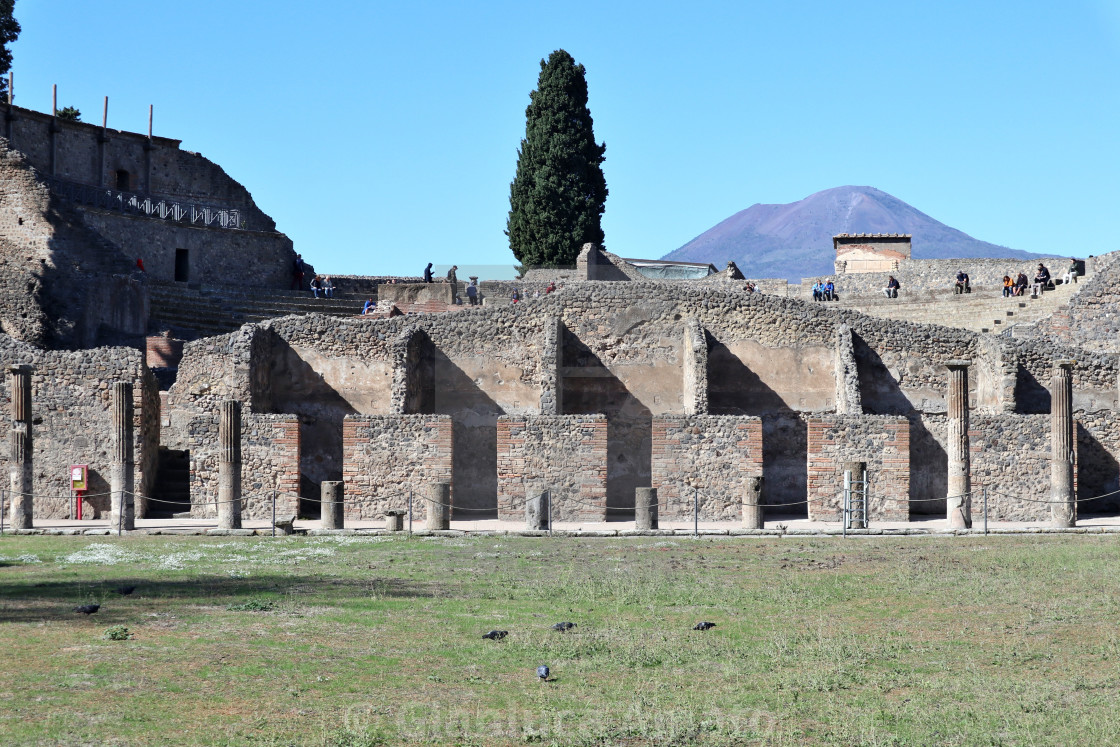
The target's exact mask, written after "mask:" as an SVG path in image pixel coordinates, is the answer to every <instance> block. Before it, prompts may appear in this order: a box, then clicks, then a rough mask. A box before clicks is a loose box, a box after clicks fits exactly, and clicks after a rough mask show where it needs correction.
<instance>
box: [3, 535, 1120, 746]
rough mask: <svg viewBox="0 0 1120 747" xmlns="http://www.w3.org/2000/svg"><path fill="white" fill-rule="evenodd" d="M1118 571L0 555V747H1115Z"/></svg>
mask: <svg viewBox="0 0 1120 747" xmlns="http://www.w3.org/2000/svg"><path fill="white" fill-rule="evenodd" d="M1118 567H1120V543H1118V540H1117V539H1116V538H1113V537H1108V536H1090V535H1057V536H1007V537H989V538H984V537H967V538H929V537H921V538H918V537H910V538H858V539H849V540H843V539H840V538H827V539H808V538H730V539H729V538H701V539H699V540H694V539H691V538H673V539H664V538H635V539H626V540H621V539H585V540H577V539H570V538H556V539H548V538H514V537H479V538H469V539H459V538H438V539H420V538H416V539H413V540H411V541H409V540H406V539H396V538H378V537H369V538H363V537H313V538H304V537H287V538H277V539H272V538H213V539H206V538H198V537H189V538H174V537H135V538H122V539H119V540H118V539H116V538H104V537H98V538H92V537H90V538H82V537H11V536H7V537H4V538H2V539H0V656H2V657H3V666H2V667H0V743H2V744H4V745H15V744H52V745H53V744H67V745H70V744H73V745H78V744H136V745H139V744H156V743H158V744H207V745H246V744H247V745H289V744H315V745H337V746H339V747H342V746H343V745H346V746H350V745H355V746H357V745H378V744H414V743H419V744H462V745H487V746H488V745H506V744H544V745H549V744H555V745H612V744H625V745H655V744H656V745H693V744H695V745H738V744H765V745H769V744H790V745H793V744H836V745H933V744H939V745H940V744H945V745H1041V744H1054V745H1073V744H1087V745H1088V744H1092V745H1100V744H1117V743H1120V669H1118V664H1120V644H1118V640H1120V638H1118V631H1120V628H1118V625H1117V623H1118V620H1120V594H1118V593H1117V581H1116V578H1117V573H1116V569H1117V568H1118ZM125 584H129V585H132V584H134V585H136V586H137V589H136V591H135V593H133V594H132V595H131V596H121V595H118V594H115V593H113V592H112V590H113V589H114V588H116V587H119V586H122V585H125ZM87 603H101V604H102V608H101V610H100V611H99V612H98V613H97V614H94V615H91V616H88V617H87V616H85V615H81V614H78V613H75V612H73V611H72V608H73V607H74V606H76V605H79V604H87ZM564 620H569V621H572V622H575V623H577V625H578V627H576V628H575V629H574V630H573V631H571V632H569V633H565V634H561V633H555V632H552V631H551V630H549V626H551V625H552V624H553V623H555V622H559V621H564ZM700 620H710V621H712V622H715V623H716V624H717V625H716V627H715V628H714V629H712V630H710V631H707V632H694V631H692V630H691V628H692V626H693V625H694V624H695V623H696V622H699V621H700ZM114 626H124V627H127V628H128V632H129V634H131V637H130V638H127V639H125V640H112V639H110V638H109V637H107V635H106V632H107V630H108V629H110V628H113V627H114ZM495 628H496V629H501V630H508V631H509V636H508V637H506V638H505V639H504V640H501V641H489V640H483V639H482V637H481V636H482V634H483V633H485V632H486V631H488V630H490V629H495ZM117 630H118V631H119V628H117ZM117 637H118V638H120V637H122V636H121V634H120V633H119V632H118V634H117ZM542 663H543V664H548V665H549V666H550V667H551V669H552V673H553V676H554V679H553V680H552V681H550V682H547V683H541V682H539V681H538V680H537V677H536V674H535V669H536V667H537V666H538V665H539V664H542Z"/></svg>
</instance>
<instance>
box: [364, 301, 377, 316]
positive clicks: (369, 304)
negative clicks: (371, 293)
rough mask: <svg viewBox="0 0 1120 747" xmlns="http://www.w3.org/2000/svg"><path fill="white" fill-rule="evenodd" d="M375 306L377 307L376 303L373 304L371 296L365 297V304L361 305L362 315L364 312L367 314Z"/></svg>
mask: <svg viewBox="0 0 1120 747" xmlns="http://www.w3.org/2000/svg"><path fill="white" fill-rule="evenodd" d="M376 308H377V304H375V303H374V302H373V298H372V297H370V298H367V299H366V303H365V306H363V307H362V315H363V316H364V315H365V314H369V313H370V312H372V311H373V310H374V309H376Z"/></svg>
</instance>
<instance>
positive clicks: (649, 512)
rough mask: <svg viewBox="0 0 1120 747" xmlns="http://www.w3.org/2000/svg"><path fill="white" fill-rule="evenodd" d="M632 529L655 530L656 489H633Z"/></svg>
mask: <svg viewBox="0 0 1120 747" xmlns="http://www.w3.org/2000/svg"><path fill="white" fill-rule="evenodd" d="M634 528H635V529H657V488H634Z"/></svg>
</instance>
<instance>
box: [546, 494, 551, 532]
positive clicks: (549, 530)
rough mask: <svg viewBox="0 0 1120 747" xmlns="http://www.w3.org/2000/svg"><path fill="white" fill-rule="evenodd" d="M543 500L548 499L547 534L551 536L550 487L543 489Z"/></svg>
mask: <svg viewBox="0 0 1120 747" xmlns="http://www.w3.org/2000/svg"><path fill="white" fill-rule="evenodd" d="M545 496H546V498H545V500H546V501H548V536H549V537H551V536H552V488H549V489H548V490H546V491H545Z"/></svg>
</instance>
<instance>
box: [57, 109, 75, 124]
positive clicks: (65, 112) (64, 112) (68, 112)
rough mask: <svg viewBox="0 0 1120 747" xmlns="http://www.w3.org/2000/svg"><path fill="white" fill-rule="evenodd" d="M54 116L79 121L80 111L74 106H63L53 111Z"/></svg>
mask: <svg viewBox="0 0 1120 747" xmlns="http://www.w3.org/2000/svg"><path fill="white" fill-rule="evenodd" d="M55 116H56V117H58V118H59V119H65V120H67V121H69V122H81V121H82V113H81V112H80V111H78V109H77V108H76V107H73V106H64V107H62V108H61V109H59V110H58V111H57V112H55Z"/></svg>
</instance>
